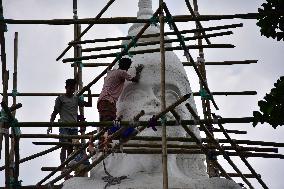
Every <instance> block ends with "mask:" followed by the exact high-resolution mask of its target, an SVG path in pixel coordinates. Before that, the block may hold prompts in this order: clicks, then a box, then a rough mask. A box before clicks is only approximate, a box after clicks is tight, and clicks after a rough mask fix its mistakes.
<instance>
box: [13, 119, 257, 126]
mask: <svg viewBox="0 0 284 189" xmlns="http://www.w3.org/2000/svg"><path fill="white" fill-rule="evenodd" d="M253 120H254V118H253V117H243V118H222V119H221V120H220V121H221V122H222V123H250V122H253ZM200 123H204V124H217V123H216V121H215V120H181V124H187V125H199V124H200ZM121 124H122V125H128V124H129V121H122V122H121ZM147 124H148V121H139V125H142V126H144V125H147ZM157 124H158V126H160V125H161V122H160V121H158V122H157ZM111 125H112V121H101V122H68V123H67V122H54V123H52V124H51V123H50V122H19V123H18V126H19V127H49V126H52V127H78V126H91V127H107V126H111ZM172 125H176V121H167V126H172Z"/></svg>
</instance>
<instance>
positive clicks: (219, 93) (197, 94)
mask: <svg viewBox="0 0 284 189" xmlns="http://www.w3.org/2000/svg"><path fill="white" fill-rule="evenodd" d="M211 93H212V95H225V96H228V95H256V94H257V92H256V91H235V92H211ZM0 94H2V93H0ZM63 94H65V93H18V94H17V96H60V95H63ZM8 96H13V94H12V93H8ZM83 96H84V97H88V95H87V94H84V95H83ZM99 96H100V94H92V95H91V97H99ZM193 96H200V93H199V92H194V93H193Z"/></svg>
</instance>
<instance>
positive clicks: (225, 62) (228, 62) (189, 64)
mask: <svg viewBox="0 0 284 189" xmlns="http://www.w3.org/2000/svg"><path fill="white" fill-rule="evenodd" d="M194 63H195V64H197V62H194ZM254 63H257V60H244V61H223V62H204V64H205V65H207V66H226V65H240V64H254ZM109 64H110V63H82V65H83V67H99V66H108V65H109ZM182 64H183V66H192V63H190V62H182ZM74 66H75V64H71V67H74ZM8 94H11V93H8Z"/></svg>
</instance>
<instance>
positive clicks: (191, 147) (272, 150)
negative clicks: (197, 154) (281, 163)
mask: <svg viewBox="0 0 284 189" xmlns="http://www.w3.org/2000/svg"><path fill="white" fill-rule="evenodd" d="M33 144H35V145H58V146H63V145H65V146H82V144H73V143H71V142H33ZM123 147H124V148H129V147H137V148H143V147H147V148H161V147H162V145H161V144H158V143H156V144H152V143H142V144H140V143H126V144H124V145H123ZM205 147H206V148H208V149H216V148H215V147H214V146H206V145H205ZM167 148H182V149H200V147H199V146H198V145H194V144H189V145H188V144H182V145H181V144H167ZM223 148H224V150H234V148H233V147H232V146H223ZM238 149H239V150H240V151H254V152H275V153H278V148H258V147H243V146H239V148H238Z"/></svg>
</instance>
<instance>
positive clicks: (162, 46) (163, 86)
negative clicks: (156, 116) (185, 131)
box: [159, 0, 169, 189]
mask: <svg viewBox="0 0 284 189" xmlns="http://www.w3.org/2000/svg"><path fill="white" fill-rule="evenodd" d="M159 5H160V7H161V10H160V14H159V20H160V56H161V99H160V101H161V111H164V110H165V109H166V98H165V95H166V94H165V90H166V83H165V81H166V78H165V75H166V63H165V42H166V41H165V38H164V36H165V31H164V30H165V21H164V11H163V0H159ZM167 151H168V149H167V127H166V123H165V122H164V121H162V167H163V189H168V187H169V186H168V185H169V184H168V152H167Z"/></svg>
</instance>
